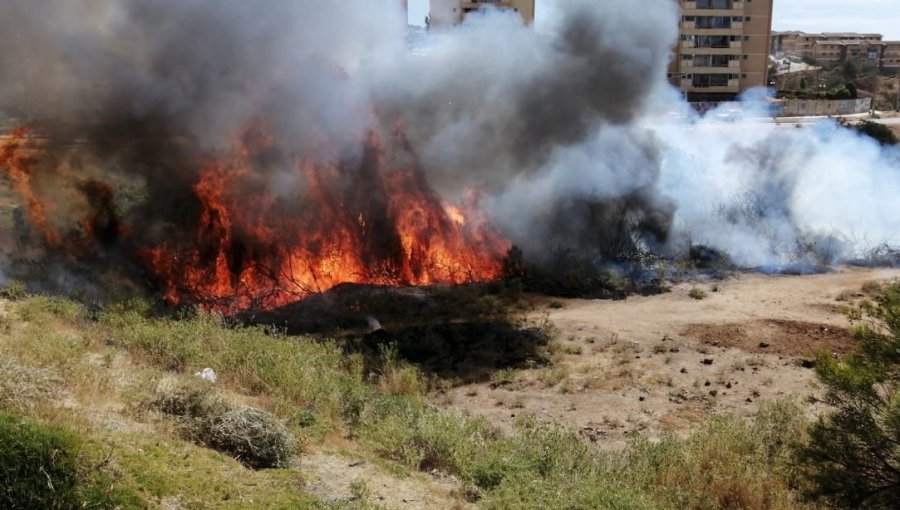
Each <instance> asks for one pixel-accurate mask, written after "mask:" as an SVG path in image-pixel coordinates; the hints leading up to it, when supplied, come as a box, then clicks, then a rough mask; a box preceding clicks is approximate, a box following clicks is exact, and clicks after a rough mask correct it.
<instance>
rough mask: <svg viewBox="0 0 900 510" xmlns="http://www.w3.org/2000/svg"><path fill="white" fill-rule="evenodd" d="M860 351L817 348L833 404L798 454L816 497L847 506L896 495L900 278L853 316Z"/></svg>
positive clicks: (885, 503) (880, 502) (899, 483)
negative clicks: (841, 354)
mask: <svg viewBox="0 0 900 510" xmlns="http://www.w3.org/2000/svg"><path fill="white" fill-rule="evenodd" d="M852 318H853V319H854V320H855V321H856V322H857V323H858V324H859V326H858V327H857V328H856V329H855V330H854V338H855V339H856V341H857V342H858V349H857V352H856V353H855V354H853V355H851V356H849V357H847V358H845V359H837V358H835V357H834V356H832V355H831V354H828V353H824V354H822V355H820V356H819V359H818V362H817V365H816V374H817V375H818V377H819V380H820V381H821V382H822V383H824V385H825V388H826V396H825V401H826V402H827V403H828V404H829V405H831V406H832V407H833V408H834V411H833V412H832V413H831V414H829V415H827V416H824V417H822V418H820V419H819V421H818V422H816V423H815V424H814V425H813V426H812V427H811V429H810V437H809V442H808V443H807V444H806V445H804V446H800V447H799V450H798V451H799V457H800V459H801V461H802V463H803V468H804V470H805V471H806V473H807V475H808V476H809V478H810V480H811V482H812V487H811V490H810V491H809V495H810V496H811V497H812V498H814V499H820V500H827V501H828V502H830V503H832V504H834V505H836V506H839V507H846V508H895V505H896V504H897V502H898V501H900V284H894V285H891V286H889V287H888V288H886V289H885V290H884V292H883V294H882V295H881V296H880V297H879V298H877V301H876V303H875V304H864V305H862V306H861V308H860V309H859V310H858V311H857V312H855V313H854V314H853V317H852Z"/></svg>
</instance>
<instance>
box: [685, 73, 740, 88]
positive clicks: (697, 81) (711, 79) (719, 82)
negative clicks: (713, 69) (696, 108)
mask: <svg viewBox="0 0 900 510" xmlns="http://www.w3.org/2000/svg"><path fill="white" fill-rule="evenodd" d="M730 77H731V75H729V74H695V75H694V77H693V79H692V81H691V84H692V85H693V86H694V87H697V88H707V87H727V86H728V79H729V78H730Z"/></svg>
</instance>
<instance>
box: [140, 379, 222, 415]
mask: <svg viewBox="0 0 900 510" xmlns="http://www.w3.org/2000/svg"><path fill="white" fill-rule="evenodd" d="M150 407H151V408H153V409H155V410H157V411H159V412H161V413H163V414H167V415H169V416H174V417H176V418H181V419H183V420H201V421H202V420H209V419H211V418H213V417H215V416H217V415H220V414H222V413H224V412H225V411H226V410H227V409H228V404H227V403H226V402H225V401H224V400H223V399H222V398H221V397H220V396H219V395H218V394H216V392H215V388H214V387H213V385H212V384H211V383H209V382H207V381H204V380H202V379H196V378H195V379H171V378H167V379H163V380H162V381H160V383H159V384H158V385H157V387H156V392H155V395H154V397H153V400H152V401H151V402H150Z"/></svg>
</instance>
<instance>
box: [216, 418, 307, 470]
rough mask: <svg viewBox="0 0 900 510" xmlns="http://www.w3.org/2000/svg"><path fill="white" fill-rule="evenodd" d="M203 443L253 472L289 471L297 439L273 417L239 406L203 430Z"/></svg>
mask: <svg viewBox="0 0 900 510" xmlns="http://www.w3.org/2000/svg"><path fill="white" fill-rule="evenodd" d="M202 439H203V443H204V444H206V445H207V446H209V447H210V448H213V449H215V450H218V451H220V452H223V453H227V454H229V455H231V456H232V457H234V458H235V459H237V460H238V461H240V462H241V463H242V464H244V465H246V466H248V467H251V468H253V469H265V468H285V467H289V466H290V461H291V458H292V457H293V456H294V454H295V453H296V446H295V443H294V438H293V437H292V436H291V434H290V432H288V430H287V429H286V428H285V426H284V425H283V424H282V423H281V422H280V421H278V419H277V418H275V417H274V416H272V415H271V414H269V413H267V412H265V411H263V410H260V409H255V408H252V407H237V408H233V409H230V410H228V411H227V412H225V413H224V414H222V415H220V416H216V417H215V418H213V419H212V420H211V421H209V422H207V423H206V424H205V426H204V428H203V430H202Z"/></svg>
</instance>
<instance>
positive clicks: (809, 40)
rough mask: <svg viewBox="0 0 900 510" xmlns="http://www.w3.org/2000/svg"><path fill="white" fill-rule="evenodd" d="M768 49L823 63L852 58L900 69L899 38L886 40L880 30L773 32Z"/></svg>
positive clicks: (776, 54) (773, 52) (890, 69)
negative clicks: (869, 31)
mask: <svg viewBox="0 0 900 510" xmlns="http://www.w3.org/2000/svg"><path fill="white" fill-rule="evenodd" d="M770 51H771V53H772V54H773V55H775V56H777V57H780V56H793V57H799V58H802V59H803V60H806V61H807V62H812V63H815V64H818V65H823V66H828V65H834V64H839V63H841V62H844V61H845V60H848V59H852V60H866V61H868V62H871V63H872V64H873V65H875V66H876V67H878V68H879V69H881V70H882V71H883V72H887V73H893V72H896V71H897V70H900V41H885V40H884V37H883V36H882V35H881V34H859V33H856V32H824V33H819V34H807V33H805V32H796V31H792V32H773V33H772V44H771V48H770Z"/></svg>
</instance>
